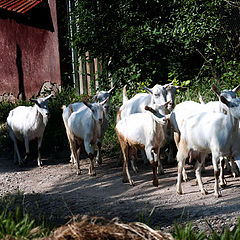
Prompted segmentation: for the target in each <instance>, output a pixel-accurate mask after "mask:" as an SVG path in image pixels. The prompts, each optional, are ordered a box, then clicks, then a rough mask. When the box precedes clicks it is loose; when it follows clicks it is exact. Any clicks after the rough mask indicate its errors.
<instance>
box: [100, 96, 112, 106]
mask: <svg viewBox="0 0 240 240" xmlns="http://www.w3.org/2000/svg"><path fill="white" fill-rule="evenodd" d="M109 99H110V97H107V98H106V99H105V100H104V101H102V102H100V104H101V105H102V106H103V105H104V104H105V103H106V102H108V101H109Z"/></svg>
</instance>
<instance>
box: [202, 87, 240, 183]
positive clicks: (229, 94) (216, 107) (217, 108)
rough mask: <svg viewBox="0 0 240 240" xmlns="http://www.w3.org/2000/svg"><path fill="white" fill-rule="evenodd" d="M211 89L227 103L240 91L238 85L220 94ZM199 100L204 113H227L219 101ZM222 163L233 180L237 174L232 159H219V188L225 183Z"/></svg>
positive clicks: (226, 109)
mask: <svg viewBox="0 0 240 240" xmlns="http://www.w3.org/2000/svg"><path fill="white" fill-rule="evenodd" d="M212 88H213V90H214V92H215V93H216V94H217V95H218V96H219V97H220V96H224V97H225V98H226V99H227V100H228V101H231V100H232V99H233V98H236V97H237V91H239V90H240V85H238V86H237V87H235V88H234V89H232V90H223V91H221V92H220V91H219V90H218V89H217V87H216V86H215V85H213V86H212ZM199 100H200V102H201V104H204V107H205V108H206V111H209V112H222V113H226V114H227V113H228V108H227V107H226V105H225V104H223V103H222V102H221V101H210V102H208V103H205V102H204V101H203V99H202V96H200V98H199ZM224 161H225V164H226V166H227V169H228V171H230V170H231V172H232V175H233V177H234V178H235V177H236V175H237V174H238V171H237V169H236V167H235V164H234V161H233V159H232V158H230V162H229V161H228V159H227V158H226V157H225V158H223V159H221V160H220V186H224V185H226V181H225V179H224V175H223V167H224Z"/></svg>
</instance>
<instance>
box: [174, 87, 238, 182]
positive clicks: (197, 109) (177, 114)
mask: <svg viewBox="0 0 240 240" xmlns="http://www.w3.org/2000/svg"><path fill="white" fill-rule="evenodd" d="M212 88H213V90H214V92H215V93H216V94H217V95H218V96H219V97H220V96H224V97H225V98H226V99H228V100H231V99H232V98H236V92H237V91H238V90H239V86H238V87H236V88H234V89H233V90H223V91H221V92H220V91H219V90H218V89H217V87H216V86H215V85H213V86H212ZM200 102H201V103H202V104H199V103H197V102H194V101H185V102H182V103H179V104H177V105H176V107H175V108H174V110H173V112H172V115H171V121H173V118H174V120H175V121H176V124H177V126H178V128H179V129H177V131H175V132H174V140H175V143H176V146H177V147H178V144H179V141H180V135H181V129H180V128H181V124H182V122H183V121H184V120H185V119H186V118H188V117H189V116H192V115H194V114H197V113H201V112H227V111H228V108H227V106H226V105H225V104H223V103H221V101H212V102H209V103H207V104H205V103H204V102H203V100H202V98H201V99H200ZM189 155H190V156H189V157H190V159H192V158H194V156H197V159H196V160H198V161H200V159H202V160H203V158H204V156H201V153H196V152H194V151H191V152H190V154H189ZM204 155H205V154H204ZM231 165H232V166H233V163H231ZM221 166H222V165H221ZM232 171H233V175H236V174H235V172H236V170H235V169H234V168H233V169H232ZM222 176H223V175H222V169H221V178H220V180H221V181H220V185H221V186H223V185H225V181H224V179H223V177H222ZM183 179H184V181H187V179H188V177H187V174H186V172H185V168H183Z"/></svg>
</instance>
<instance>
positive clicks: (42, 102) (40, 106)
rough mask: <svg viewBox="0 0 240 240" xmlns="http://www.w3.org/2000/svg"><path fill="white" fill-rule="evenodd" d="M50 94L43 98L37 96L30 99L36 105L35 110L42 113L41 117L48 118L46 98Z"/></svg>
mask: <svg viewBox="0 0 240 240" xmlns="http://www.w3.org/2000/svg"><path fill="white" fill-rule="evenodd" d="M51 96H52V95H49V96H47V97H45V98H38V99H30V101H32V102H34V103H35V104H36V106H37V110H38V111H39V112H40V113H41V114H42V116H43V118H49V117H50V113H49V109H48V99H49V98H50V97H51Z"/></svg>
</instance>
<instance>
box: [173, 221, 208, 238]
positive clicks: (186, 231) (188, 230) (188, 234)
mask: <svg viewBox="0 0 240 240" xmlns="http://www.w3.org/2000/svg"><path fill="white" fill-rule="evenodd" d="M173 237H174V239H175V240H203V239H206V236H205V234H204V233H203V232H200V233H196V232H195V231H194V229H193V227H192V224H191V223H188V224H187V225H186V226H182V225H180V224H178V223H176V222H175V223H174V232H173Z"/></svg>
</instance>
